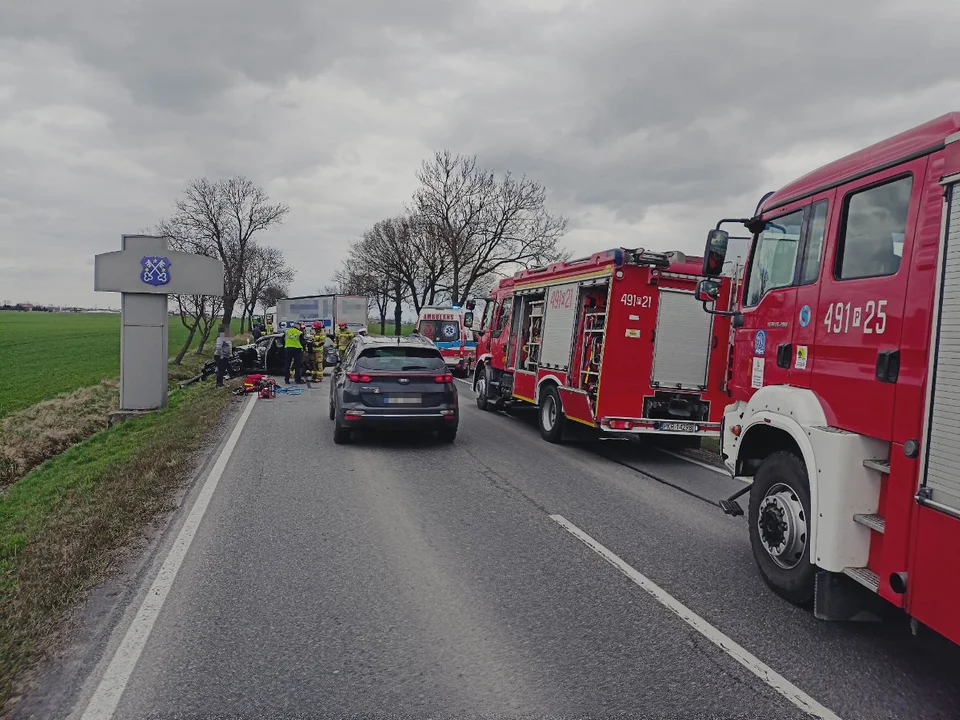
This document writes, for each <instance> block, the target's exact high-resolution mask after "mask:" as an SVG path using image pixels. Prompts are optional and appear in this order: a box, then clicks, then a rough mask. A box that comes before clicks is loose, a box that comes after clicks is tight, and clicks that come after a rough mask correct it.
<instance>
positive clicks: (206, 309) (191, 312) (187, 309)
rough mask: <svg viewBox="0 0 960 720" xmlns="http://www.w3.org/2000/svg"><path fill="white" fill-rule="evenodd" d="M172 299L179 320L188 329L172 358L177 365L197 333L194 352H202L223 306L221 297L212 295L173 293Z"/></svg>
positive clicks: (181, 360)
mask: <svg viewBox="0 0 960 720" xmlns="http://www.w3.org/2000/svg"><path fill="white" fill-rule="evenodd" d="M173 301H174V302H175V303H176V304H177V313H178V315H179V316H180V322H181V323H183V326H184V327H185V328H187V331H188V333H187V339H186V341H185V342H184V343H183V346H182V347H181V348H180V350H179V352H177V356H176V357H175V358H174V359H173V362H174V364H176V365H179V364H180V363H182V362H183V357H184V355H186V354H187V351H188V350H189V349H190V346H191V345H193V341H194V340H195V339H197V334H198V333H199V340H198V342H197V349H196V352H197V354H198V355H200V354H202V353H203V348H204V346H205V345H206V342H207V339H208V338H209V337H210V331H211V329H212V328H213V326H214V325H215V324H217V321H219V318H218V317H217V316H218V315H219V314H220V312H221V309H222V308H223V299H222V298H219V297H216V296H214V295H174V296H173Z"/></svg>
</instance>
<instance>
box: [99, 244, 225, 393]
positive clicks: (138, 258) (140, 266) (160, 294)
mask: <svg viewBox="0 0 960 720" xmlns="http://www.w3.org/2000/svg"><path fill="white" fill-rule="evenodd" d="M121 247H122V248H123V249H122V250H119V251H116V252H108V253H101V254H100V255H97V256H96V260H95V263H94V269H93V289H94V290H97V291H100V292H118V293H120V321H121V325H122V328H121V331H120V409H121V410H155V409H156V408H161V407H165V406H166V404H167V360H168V357H169V353H168V351H167V328H168V324H169V319H170V313H169V311H168V298H167V296H168V295H223V263H222V262H220V261H219V260H215V259H214V258H209V257H204V256H202V255H193V254H191V253H185V252H177V251H175V250H170V249H169V245H168V243H167V238H165V237H153V236H150V235H123V236H122V239H121Z"/></svg>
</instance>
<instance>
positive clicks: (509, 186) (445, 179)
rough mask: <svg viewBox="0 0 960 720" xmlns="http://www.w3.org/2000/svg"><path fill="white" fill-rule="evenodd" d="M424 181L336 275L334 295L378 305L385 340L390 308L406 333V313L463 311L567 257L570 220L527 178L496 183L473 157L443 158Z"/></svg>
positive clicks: (357, 245) (424, 172)
mask: <svg viewBox="0 0 960 720" xmlns="http://www.w3.org/2000/svg"><path fill="white" fill-rule="evenodd" d="M417 180H418V181H419V186H418V188H417V190H416V192H415V193H414V195H413V198H412V199H411V201H410V203H409V204H408V206H407V207H406V208H405V209H404V212H402V213H400V214H399V215H397V216H396V217H391V218H387V219H384V220H380V221H379V222H377V223H376V224H374V226H373V227H372V228H370V229H369V230H367V231H366V232H365V233H364V234H363V236H362V237H361V238H360V239H358V240H357V241H355V242H354V243H353V244H352V245H351V246H350V250H349V253H348V256H347V258H346V259H345V260H344V261H343V265H342V267H341V268H340V269H339V270H338V271H337V272H336V274H335V276H334V283H335V285H334V288H333V289H335V291H337V292H341V293H348V294H358V295H367V296H369V297H370V298H371V305H372V307H371V309H372V310H373V311H375V312H376V313H377V315H378V316H379V320H380V332H381V333H383V332H385V327H386V319H387V313H388V310H389V308H390V306H391V305H392V306H393V310H394V327H395V332H397V333H398V334H399V332H400V325H401V316H402V311H403V308H404V307H405V306H408V307H412V308H413V310H414V311H415V312H417V313H419V312H420V309H421V308H422V307H424V306H426V305H432V304H435V303H439V302H451V303H453V304H462V303H463V302H465V301H466V300H467V299H468V298H471V297H478V296H481V295H485V294H486V293H487V292H488V291H489V289H490V288H491V287H492V286H493V285H494V284H495V283H496V281H497V280H498V279H499V278H501V277H503V276H505V275H509V274H511V273H513V272H516V271H517V270H518V269H520V268H525V267H531V266H535V265H542V264H545V263H549V262H554V261H556V260H560V259H565V258H567V257H568V253H567V252H566V251H565V250H564V249H563V248H562V247H561V246H560V240H561V238H562V237H563V234H564V232H565V231H566V226H567V221H566V219H565V218H563V217H560V216H556V215H552V214H551V213H549V212H548V211H547V209H546V190H545V188H544V187H543V186H542V185H540V184H538V183H536V182H534V181H532V180H530V179H528V178H527V177H525V176H524V177H515V176H513V175H512V174H510V173H506V174H505V175H502V176H500V177H498V176H497V175H496V174H495V173H494V172H491V171H489V170H485V169H483V168H481V167H480V166H479V165H478V164H477V158H476V156H465V155H455V154H453V153H451V152H449V151H443V152H437V153H435V154H434V156H433V157H432V158H430V159H429V160H425V161H424V162H423V164H422V165H421V167H420V171H419V172H418V173H417Z"/></svg>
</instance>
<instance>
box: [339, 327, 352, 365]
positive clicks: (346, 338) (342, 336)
mask: <svg viewBox="0 0 960 720" xmlns="http://www.w3.org/2000/svg"><path fill="white" fill-rule="evenodd" d="M351 340H353V333H352V332H350V329H349V328H348V327H347V324H346V323H340V327H339V329H338V330H337V352H339V353H340V357H341V358H342V357H343V354H344V353H345V352H346V351H347V345H349V344H350V341H351Z"/></svg>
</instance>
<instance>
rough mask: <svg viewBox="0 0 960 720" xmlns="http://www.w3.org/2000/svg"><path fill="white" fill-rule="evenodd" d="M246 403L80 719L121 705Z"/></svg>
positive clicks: (93, 719)
mask: <svg viewBox="0 0 960 720" xmlns="http://www.w3.org/2000/svg"><path fill="white" fill-rule="evenodd" d="M246 402H247V406H246V407H245V408H244V409H243V413H242V414H241V415H240V420H238V421H237V426H236V427H235V428H234V429H233V432H232V433H231V434H230V437H229V438H228V439H227V443H226V445H224V446H223V450H221V451H220V455H219V457H218V458H217V461H216V463H215V464H214V466H213V469H211V470H210V474H209V475H208V476H207V479H206V481H204V484H203V487H202V488H201V490H200V494H199V495H197V499H196V501H195V502H194V503H193V507H192V508H191V509H190V514H189V515H188V516H187V519H186V521H185V522H184V523H183V527H182V528H180V534H179V535H177V539H176V540H175V541H174V543H173V545H172V546H171V548H170V552H169V553H167V557H166V559H165V560H164V562H163V566H162V567H161V568H160V572H159V573H157V577H156V579H155V580H154V581H153V585H152V586H151V587H150V590H149V591H148V592H147V595H146V597H145V598H144V599H143V603H142V604H141V605H140V610H139V611H138V612H137V615H136V617H135V618H134V619H133V622H132V623H131V624H130V627H129V628H127V633H126V635H124V637H123V640H122V641H121V643H120V646H119V647H118V648H117V651H116V652H115V653H114V655H113V658H112V659H111V660H110V664H109V665H108V666H107V669H106V671H105V672H104V674H103V677H102V678H101V679H100V684H99V685H98V686H97V689H96V691H94V693H93V697H91V698H90V702H88V703H87V708H86V710H84V713H83V715H82V716H81V720H109V718H111V717H113V713H114V711H115V710H116V709H117V704H118V703H119V702H120V697H121V695H123V691H124V690H125V689H126V686H127V682H128V681H129V680H130V675H131V674H132V673H133V669H134V667H136V664H137V660H139V658H140V654H141V653H142V652H143V648H144V646H145V645H146V644H147V639H148V638H149V637H150V632H151V630H153V624H154V623H155V622H156V620H157V616H158V615H159V614H160V610H161V608H162V607H163V603H164V601H165V600H166V599H167V595H168V594H169V592H170V588H171V587H172V586H173V581H174V580H175V579H176V577H177V573H178V572H179V570H180V566H181V565H182V564H183V559H184V557H186V554H187V551H188V550H189V549H190V544H191V543H192V542H193V538H194V536H195V535H196V534H197V528H199V527H200V521H201V520H203V515H204V513H205V512H206V511H207V507H208V506H209V505H210V498H211V497H213V493H214V491H215V490H216V489H217V484H218V483H219V482H220V477H221V476H222V475H223V471H224V468H226V466H227V462H228V461H229V460H230V455H231V454H232V453H233V450H234V448H235V447H236V445H237V442H238V441H239V439H240V433H241V432H243V427H244V425H246V423H247V418H248V417H250V413H251V411H252V410H253V406H254V402H255V398H254V397H253V396H250V397H248V398H247V401H246Z"/></svg>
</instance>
